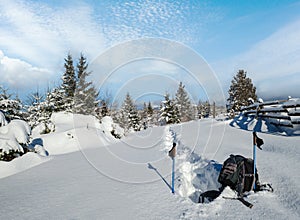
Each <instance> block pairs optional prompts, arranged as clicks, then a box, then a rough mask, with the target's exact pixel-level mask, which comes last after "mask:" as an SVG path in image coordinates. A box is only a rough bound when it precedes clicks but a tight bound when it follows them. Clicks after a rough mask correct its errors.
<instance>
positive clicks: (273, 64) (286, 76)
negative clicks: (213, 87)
mask: <svg viewBox="0 0 300 220" xmlns="http://www.w3.org/2000/svg"><path fill="white" fill-rule="evenodd" d="M299 36H300V19H298V20H296V21H294V22H291V23H289V24H287V25H285V26H284V27H282V28H280V29H279V30H277V31H276V32H275V33H273V34H271V35H270V36H269V37H267V38H266V39H263V40H262V41H260V42H258V43H257V44H255V45H254V46H252V48H251V49H250V50H249V51H245V52H244V53H242V54H239V55H237V56H234V57H231V58H229V59H226V60H222V61H220V62H216V63H214V64H212V66H213V67H214V69H215V71H216V73H217V74H218V76H219V78H220V79H221V80H222V81H226V82H227V83H226V84H227V85H226V86H227V87H226V88H225V89H228V88H229V83H230V80H231V79H232V78H231V77H233V75H234V74H236V72H237V71H238V70H239V69H245V70H246V71H247V72H248V76H249V77H250V78H251V79H253V81H254V84H255V85H256V86H257V89H258V94H259V95H260V96H262V97H264V98H266V99H272V98H278V97H280V98H286V96H288V95H291V96H297V97H299V96H300V90H299V85H300V77H299V76H300V62H299V60H300V38H299ZM224 73H226V74H224Z"/></svg>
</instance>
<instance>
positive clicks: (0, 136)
mask: <svg viewBox="0 0 300 220" xmlns="http://www.w3.org/2000/svg"><path fill="white" fill-rule="evenodd" d="M30 134H31V129H30V127H29V125H28V124H27V123H26V122H25V121H23V120H12V121H11V122H10V123H8V124H7V125H5V126H2V127H0V160H4V161H10V160H12V159H14V158H15V157H18V156H21V155H22V154H24V153H26V152H27V148H26V146H27V145H28V143H29V137H30Z"/></svg>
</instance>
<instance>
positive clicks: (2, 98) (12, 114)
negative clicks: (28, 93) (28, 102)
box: [0, 86, 24, 120]
mask: <svg viewBox="0 0 300 220" xmlns="http://www.w3.org/2000/svg"><path fill="white" fill-rule="evenodd" d="M23 108H24V107H23V105H22V102H21V100H20V99H19V98H18V96H16V98H12V94H9V93H8V89H6V88H3V87H2V86H0V110H2V111H3V112H5V116H6V117H7V119H8V120H13V119H23V117H24V113H23Z"/></svg>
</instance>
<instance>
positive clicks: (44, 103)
mask: <svg viewBox="0 0 300 220" xmlns="http://www.w3.org/2000/svg"><path fill="white" fill-rule="evenodd" d="M54 91H56V89H54ZM53 94H54V92H48V93H47V96H46V99H45V100H42V98H41V97H42V96H40V95H39V93H38V92H36V93H34V94H33V95H32V96H33V100H34V99H35V101H34V103H33V104H32V105H31V106H29V108H28V113H29V114H28V117H27V121H28V124H29V125H30V127H31V128H34V127H37V126H40V133H41V134H46V133H49V132H51V131H54V124H53V123H52V122H51V120H50V118H51V115H52V113H53V112H54V111H55V110H56V111H59V109H58V108H59V107H58V105H57V102H55V101H54V100H53ZM61 96H62V97H63V92H61ZM62 110H64V108H62Z"/></svg>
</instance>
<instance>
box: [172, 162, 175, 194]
mask: <svg viewBox="0 0 300 220" xmlns="http://www.w3.org/2000/svg"><path fill="white" fill-rule="evenodd" d="M174 185H175V157H173V158H172V193H173V194H174V193H175V187H174Z"/></svg>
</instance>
